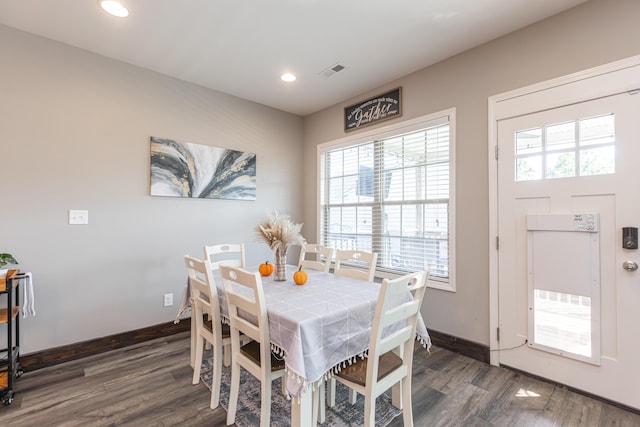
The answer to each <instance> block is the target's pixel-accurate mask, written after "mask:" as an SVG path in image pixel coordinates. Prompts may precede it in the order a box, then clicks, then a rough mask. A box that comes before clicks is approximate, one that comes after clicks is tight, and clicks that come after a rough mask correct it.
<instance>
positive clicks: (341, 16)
mask: <svg viewBox="0 0 640 427" xmlns="http://www.w3.org/2000/svg"><path fill="white" fill-rule="evenodd" d="M585 1H586V0H122V1H121V3H123V4H124V5H125V6H126V7H127V8H128V9H129V13H130V14H129V17H127V18H115V17H112V16H110V15H108V14H106V13H105V12H103V11H102V10H101V9H100V8H99V7H98V3H97V0H0V23H2V24H5V25H7V26H10V27H14V28H18V29H21V30H24V31H27V32H30V33H34V34H38V35H40V36H43V37H46V38H49V39H53V40H57V41H60V42H62V43H66V44H69V45H72V46H77V47H79V48H82V49H86V50H89V51H92V52H95V53H98V54H100V55H104V56H107V57H111V58H115V59H117V60H120V61H124V62H127V63H129V64H133V65H137V66H139V67H143V68H146V69H149V70H154V71H157V72H159V73H163V74H166V75H169V76H173V77H176V78H178V79H182V80H186V81H189V82H193V83H196V84H199V85H202V86H205V87H208V88H211V89H215V90H218V91H221V92H226V93H228V94H232V95H235V96H238V97H240V98H244V99H248V100H251V101H255V102H258V103H260V104H265V105H269V106H271V107H274V108H277V109H280V110H283V111H287V112H290V113H294V114H297V115H300V116H306V115H308V114H311V113H314V112H316V111H319V110H321V109H323V108H326V107H329V106H331V105H334V104H336V103H339V102H341V101H344V100H346V99H348V98H351V97H354V96H356V95H358V94H360V93H363V92H365V91H367V90H370V89H372V88H375V87H378V86H380V85H383V84H385V83H387V82H390V81H393V80H395V79H398V78H400V77H402V76H405V75H407V74H410V73H412V72H414V71H417V70H419V69H421V68H424V67H426V66H428V65H431V64H434V63H436V62H438V61H441V60H443V59H445V58H448V57H450V56H453V55H455V54H457V53H460V52H463V51H465V50H467V49H470V48H472V47H475V46H478V45H480V44H482V43H485V42H487V41H490V40H492V39H495V38H497V37H500V36H502V35H504V34H507V33H510V32H512V31H514V30H517V29H520V28H523V27H525V26H527V25H529V24H532V23H534V22H537V21H539V20H541V19H544V18H546V17H549V16H551V15H554V14H556V13H559V12H561V11H563V10H565V9H568V8H571V7H573V6H576V5H578V4H580V3H584V2H585ZM337 64H340V65H342V66H344V69H343V70H342V71H340V72H337V73H335V74H333V75H331V76H330V77H327V76H325V75H324V73H323V72H324V71H326V70H328V69H330V68H332V67H333V66H335V65H337ZM284 72H291V73H294V74H295V75H296V76H297V77H298V78H297V80H296V81H295V82H293V83H285V82H283V81H281V80H280V75H281V74H282V73H284Z"/></svg>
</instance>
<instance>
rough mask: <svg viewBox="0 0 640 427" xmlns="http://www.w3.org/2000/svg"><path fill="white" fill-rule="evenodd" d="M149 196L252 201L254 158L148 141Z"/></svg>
mask: <svg viewBox="0 0 640 427" xmlns="http://www.w3.org/2000/svg"><path fill="white" fill-rule="evenodd" d="M151 195H152V196H168V197H193V198H205V199H235V200H255V199H256V155H255V154H254V153H244V152H242V151H236V150H227V149H225V148H218V147H211V146H208V145H200V144H191V143H188V142H178V141H173V140H171V139H165V138H156V137H151Z"/></svg>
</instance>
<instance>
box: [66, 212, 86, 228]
mask: <svg viewBox="0 0 640 427" xmlns="http://www.w3.org/2000/svg"><path fill="white" fill-rule="evenodd" d="M69 224H72V225H85V224H89V211H87V210H73V209H72V210H70V211H69Z"/></svg>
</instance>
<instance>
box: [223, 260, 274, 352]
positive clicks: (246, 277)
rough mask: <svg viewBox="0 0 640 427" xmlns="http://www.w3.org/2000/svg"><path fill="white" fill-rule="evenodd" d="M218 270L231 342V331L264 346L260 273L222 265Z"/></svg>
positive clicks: (265, 332) (265, 334) (265, 329)
mask: <svg viewBox="0 0 640 427" xmlns="http://www.w3.org/2000/svg"><path fill="white" fill-rule="evenodd" d="M219 269H220V277H221V278H222V283H223V284H224V291H225V295H226V297H227V306H228V309H229V321H230V323H231V335H232V340H233V334H234V330H235V331H240V332H242V333H244V334H245V335H247V336H248V337H249V338H251V339H253V340H254V341H258V342H260V343H262V342H266V343H268V342H269V325H268V323H267V322H268V320H267V307H266V304H265V300H264V291H263V289H262V280H261V279H260V274H259V273H258V272H249V271H247V270H244V269H242V268H238V267H232V266H229V265H226V264H222V265H220V266H219ZM242 288H246V289H248V290H250V294H251V298H248V295H247V294H248V293H245V292H242V291H241V290H240V289H242ZM240 311H244V312H245V313H248V314H249V317H250V318H251V319H252V321H249V320H247V319H246V318H244V317H241V316H240ZM264 347H266V350H267V353H266V354H269V346H268V345H266V346H264Z"/></svg>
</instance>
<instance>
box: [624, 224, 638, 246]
mask: <svg viewBox="0 0 640 427" xmlns="http://www.w3.org/2000/svg"><path fill="white" fill-rule="evenodd" d="M622 248H623V249H638V227H623V228H622Z"/></svg>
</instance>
